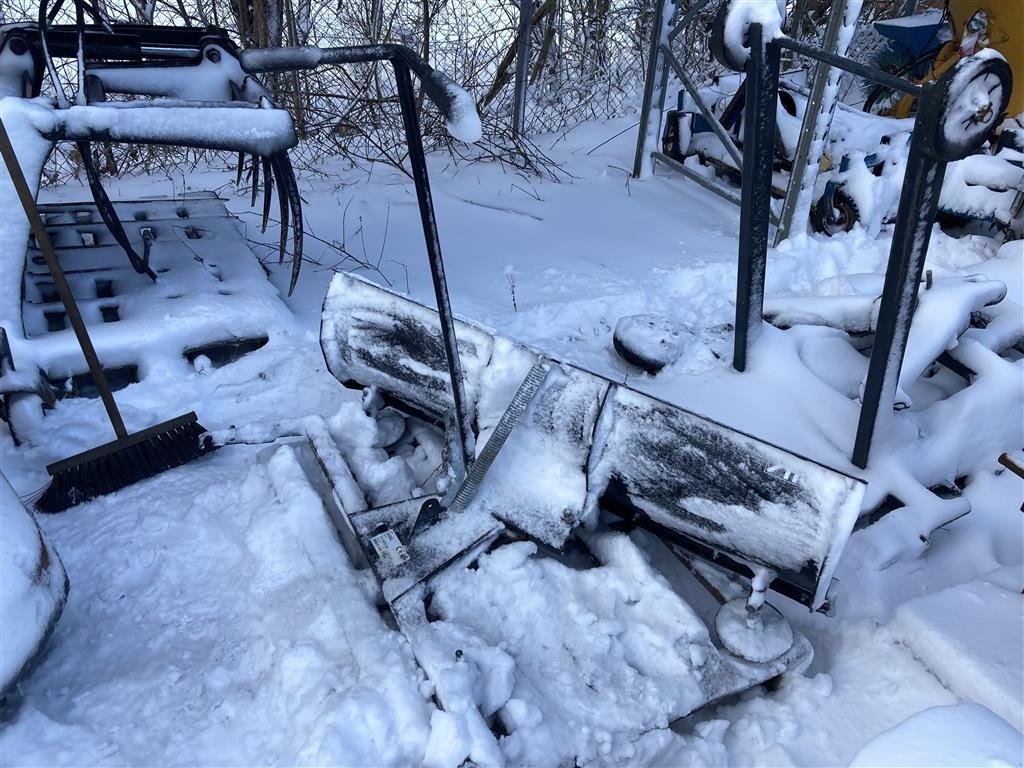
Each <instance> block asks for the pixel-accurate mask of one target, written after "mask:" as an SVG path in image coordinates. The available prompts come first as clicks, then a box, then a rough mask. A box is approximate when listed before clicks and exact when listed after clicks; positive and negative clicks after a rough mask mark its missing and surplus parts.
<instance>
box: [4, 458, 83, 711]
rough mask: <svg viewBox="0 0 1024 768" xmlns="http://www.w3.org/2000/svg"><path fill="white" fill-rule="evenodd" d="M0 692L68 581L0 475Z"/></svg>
mask: <svg viewBox="0 0 1024 768" xmlns="http://www.w3.org/2000/svg"><path fill="white" fill-rule="evenodd" d="M0 531H3V536H2V537H0V696H2V695H3V694H4V693H6V691H7V688H8V686H10V685H11V684H12V683H14V682H15V681H16V680H17V678H18V677H19V675H21V673H22V672H23V671H25V668H26V667H27V666H28V664H29V663H30V662H31V661H32V659H33V657H34V656H35V655H36V653H37V652H38V651H39V649H40V647H41V646H42V644H43V643H44V642H45V641H46V638H47V637H48V636H49V634H50V631H51V630H52V629H53V627H54V624H55V623H56V622H57V619H58V618H59V616H60V612H61V609H62V608H63V607H64V600H65V598H66V597H67V593H68V580H67V576H66V574H65V573H64V566H63V565H62V564H61V561H60V559H59V558H58V557H57V554H56V553H55V552H54V551H53V550H52V549H51V548H50V547H49V545H48V544H47V543H46V540H45V539H44V538H43V535H42V533H41V532H40V531H39V528H38V527H37V526H36V523H35V521H34V520H33V518H32V515H31V514H29V512H28V511H27V510H26V509H25V507H24V505H22V503H21V499H19V498H18V496H17V495H16V494H15V493H14V489H13V488H11V485H10V483H8V482H7V478H6V477H3V476H2V475H0Z"/></svg>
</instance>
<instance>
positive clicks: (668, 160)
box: [651, 152, 740, 206]
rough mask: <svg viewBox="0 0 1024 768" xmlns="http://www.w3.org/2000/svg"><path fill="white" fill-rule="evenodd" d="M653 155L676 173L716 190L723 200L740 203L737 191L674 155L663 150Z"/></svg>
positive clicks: (711, 190)
mask: <svg viewBox="0 0 1024 768" xmlns="http://www.w3.org/2000/svg"><path fill="white" fill-rule="evenodd" d="M651 155H652V156H653V157H654V159H655V160H656V161H658V162H659V163H663V164H664V165H667V166H668V167H669V168H671V169H672V170H673V171H675V172H676V173H680V174H682V175H683V176H685V177H686V178H688V179H690V180H692V181H695V182H697V183H698V184H700V185H701V186H702V187H704V189H706V190H708V191H710V192H714V193H715V194H716V195H718V196H719V197H720V198H722V199H723V200H728V201H729V202H730V203H732V204H733V205H736V206H738V205H740V196H739V195H737V194H736V193H735V192H733V191H732V190H730V189H726V188H725V187H721V186H719V185H718V184H715V183H714V182H713V181H711V179H709V178H707V177H706V176H702V175H701V174H699V173H697V172H696V171H693V170H691V169H689V168H687V167H686V166H685V165H683V164H682V163H680V162H679V161H678V160H676V159H675V158H674V157H670V156H668V155H666V154H665V153H663V152H652V153H651Z"/></svg>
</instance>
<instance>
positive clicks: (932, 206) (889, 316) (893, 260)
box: [852, 89, 946, 469]
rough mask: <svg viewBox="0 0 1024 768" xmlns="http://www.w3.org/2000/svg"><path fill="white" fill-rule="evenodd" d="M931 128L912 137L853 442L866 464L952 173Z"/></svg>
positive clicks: (892, 389) (890, 397) (889, 398)
mask: <svg viewBox="0 0 1024 768" xmlns="http://www.w3.org/2000/svg"><path fill="white" fill-rule="evenodd" d="M929 96H932V97H933V98H935V96H934V94H930V93H929V91H928V89H926V90H925V93H924V94H923V95H922V97H921V99H922V101H924V99H926V98H928V97H929ZM920 111H921V110H920V109H919V113H920ZM928 131H934V127H933V126H927V125H924V124H923V121H922V120H920V119H919V120H918V121H917V123H916V124H915V125H914V134H913V137H912V138H911V141H910V151H909V155H908V158H907V173H906V176H905V177H904V181H903V192H902V194H901V195H900V207H899V212H898V213H897V214H896V225H895V229H894V230H893V236H892V247H891V248H890V249H889V264H888V266H887V267H886V271H885V284H884V286H883V288H882V301H881V304H880V305H879V308H878V325H877V328H876V329H875V343H874V346H873V347H872V349H871V362H870V363H869V364H868V375H867V379H866V381H865V382H864V397H863V400H862V404H861V409H860V421H859V422H858V423H857V438H856V440H855V442H854V445H853V457H852V460H853V463H854V464H855V465H856V466H858V467H861V468H862V469H863V468H864V467H866V466H867V464H868V454H869V452H870V450H871V441H872V438H873V437H874V434H875V426H876V422H877V420H878V414H879V413H880V412H881V413H889V412H891V411H892V407H893V403H894V401H895V395H896V386H897V385H898V383H899V377H900V369H901V368H902V367H903V355H904V353H905V352H906V349H907V337H908V336H909V335H910V323H911V321H912V320H913V317H914V309H915V308H916V306H917V291H918V285H919V284H920V282H921V274H922V272H923V271H924V261H925V257H926V256H927V254H928V241H929V239H930V238H931V230H932V225H933V224H935V216H936V214H937V213H938V209H939V193H940V192H941V191H942V179H943V177H944V176H945V174H946V163H945V162H943V161H941V160H937V159H935V158H933V157H930V156H929V155H926V154H925V153H924V152H923V151H922V144H923V142H924V135H925V133H926V132H928Z"/></svg>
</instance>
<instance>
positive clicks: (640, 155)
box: [633, 0, 676, 179]
mask: <svg viewBox="0 0 1024 768" xmlns="http://www.w3.org/2000/svg"><path fill="white" fill-rule="evenodd" d="M675 11H676V5H675V0H656V2H655V7H654V25H653V28H652V29H651V47H650V50H649V52H648V54H647V73H646V76H645V77H644V100H643V105H642V106H641V107H640V128H639V130H638V131H637V136H636V156H635V157H634V159H633V176H634V177H635V178H637V179H643V178H646V177H647V176H650V175H651V172H652V171H653V170H654V161H653V160H652V159H651V153H652V152H654V150H655V149H658V148H660V147H659V144H658V142H659V135H660V134H661V116H662V114H663V113H664V111H665V91H666V90H668V72H669V70H668V63H667V62H666V61H665V57H664V56H663V55H662V52H661V44H662V43H663V42H667V41H668V36H669V32H670V31H671V29H672V18H673V17H674V16H675Z"/></svg>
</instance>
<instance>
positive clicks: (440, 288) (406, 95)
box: [391, 58, 476, 482]
mask: <svg viewBox="0 0 1024 768" xmlns="http://www.w3.org/2000/svg"><path fill="white" fill-rule="evenodd" d="M391 63H392V65H393V66H394V69H395V81H396V82H397V84H398V101H399V104H400V105H401V108H402V124H403V125H404V127H405V140H406V143H407V145H408V147H409V165H410V167H411V168H412V178H413V182H414V183H415V185H416V198H417V200H418V201H419V207H420V220H421V222H422V224H423V238H424V240H425V241H426V246H427V259H428V261H429V263H430V278H431V280H432V281H433V284H434V297H435V299H436V300H437V311H438V316H439V317H440V321H441V340H442V342H443V343H444V352H445V357H446V359H447V363H448V376H449V378H450V379H451V384H452V402H453V404H454V407H455V419H454V421H455V429H456V432H457V436H458V440H453V441H451V446H452V455H451V462H452V469H453V471H454V472H455V478H456V481H457V482H458V481H461V479H462V478H463V477H465V475H466V472H467V470H468V469H469V466H470V464H471V463H472V460H473V457H474V456H475V453H476V450H475V439H474V436H473V425H472V421H471V416H470V413H469V409H468V407H467V403H468V398H467V397H466V382H465V379H464V378H463V376H462V360H461V359H460V358H459V347H458V342H457V340H456V338H455V319H454V316H453V315H452V306H451V301H450V299H449V297H448V283H447V281H446V280H445V275H444V260H443V258H442V256H441V242H440V239H439V238H438V234H437V220H436V218H435V217H434V203H433V200H432V199H431V196H430V180H429V179H428V177H427V159H426V156H425V155H424V153H423V139H422V137H421V136H420V126H419V119H418V117H417V116H416V95H415V93H413V89H412V77H411V76H410V74H409V66H408V64H407V63H406V62H405V61H404V60H403V59H401V58H395V59H392V62H391Z"/></svg>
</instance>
